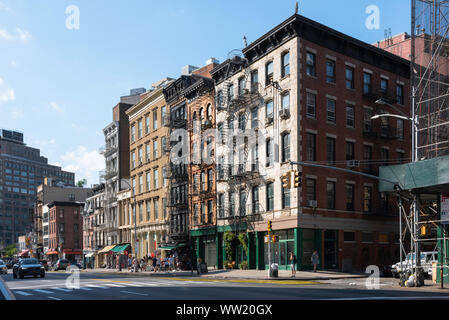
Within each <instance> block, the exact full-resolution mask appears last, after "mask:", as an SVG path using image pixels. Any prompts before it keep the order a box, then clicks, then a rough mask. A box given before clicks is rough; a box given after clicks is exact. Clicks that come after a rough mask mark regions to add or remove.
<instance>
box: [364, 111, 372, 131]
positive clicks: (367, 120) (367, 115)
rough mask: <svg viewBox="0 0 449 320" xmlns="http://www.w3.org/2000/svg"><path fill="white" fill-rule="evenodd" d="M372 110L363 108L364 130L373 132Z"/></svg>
mask: <svg viewBox="0 0 449 320" xmlns="http://www.w3.org/2000/svg"><path fill="white" fill-rule="evenodd" d="M371 117H372V111H371V109H368V108H365V109H364V110H363V132H371V129H372V121H373V120H371Z"/></svg>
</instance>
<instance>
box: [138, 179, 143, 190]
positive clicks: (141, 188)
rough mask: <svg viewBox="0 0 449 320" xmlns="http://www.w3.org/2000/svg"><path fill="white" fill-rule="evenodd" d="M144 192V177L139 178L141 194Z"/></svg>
mask: <svg viewBox="0 0 449 320" xmlns="http://www.w3.org/2000/svg"><path fill="white" fill-rule="evenodd" d="M142 192H143V177H142V176H141V175H140V176H139V193H142Z"/></svg>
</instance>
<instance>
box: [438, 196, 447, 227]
mask: <svg viewBox="0 0 449 320" xmlns="http://www.w3.org/2000/svg"><path fill="white" fill-rule="evenodd" d="M440 208H441V223H442V224H449V193H443V194H442V195H441V207H440Z"/></svg>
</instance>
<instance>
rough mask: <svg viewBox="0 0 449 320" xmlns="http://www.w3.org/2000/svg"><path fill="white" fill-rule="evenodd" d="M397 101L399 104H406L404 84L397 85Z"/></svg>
mask: <svg viewBox="0 0 449 320" xmlns="http://www.w3.org/2000/svg"><path fill="white" fill-rule="evenodd" d="M396 102H397V103H398V104H404V86H403V85H400V84H398V85H396Z"/></svg>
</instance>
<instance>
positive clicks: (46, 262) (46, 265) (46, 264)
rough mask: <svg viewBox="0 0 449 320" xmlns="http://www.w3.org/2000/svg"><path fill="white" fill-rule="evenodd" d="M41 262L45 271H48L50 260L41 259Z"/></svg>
mask: <svg viewBox="0 0 449 320" xmlns="http://www.w3.org/2000/svg"><path fill="white" fill-rule="evenodd" d="M39 263H40V264H42V265H43V266H44V268H45V271H48V261H47V260H39Z"/></svg>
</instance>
